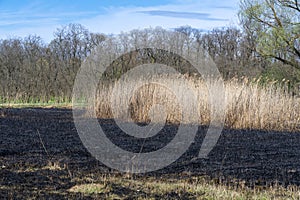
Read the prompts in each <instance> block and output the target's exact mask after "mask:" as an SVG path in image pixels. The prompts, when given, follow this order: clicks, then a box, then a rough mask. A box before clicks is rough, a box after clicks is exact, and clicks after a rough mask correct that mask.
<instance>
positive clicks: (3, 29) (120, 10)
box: [0, 0, 239, 42]
mask: <svg viewBox="0 0 300 200" xmlns="http://www.w3.org/2000/svg"><path fill="white" fill-rule="evenodd" d="M238 2H239V0H226V1H224V0H214V1H212V0H131V1H125V0H119V1H116V0H85V1H83V0H72V1H67V0H49V1H47V0H22V1H19V0H0V38H1V39H5V38H11V37H25V36H28V35H30V34H36V35H38V36H41V37H42V38H43V39H44V41H46V42H49V41H51V39H53V32H54V31H55V30H56V29H57V28H60V27H61V26H62V25H66V24H69V23H80V24H82V25H83V26H85V27H86V28H87V29H89V30H90V31H91V32H99V33H105V34H118V33H120V32H122V31H123V32H127V31H130V30H132V29H137V28H138V29H142V28H149V27H156V26H161V27H163V28H166V29H171V28H176V27H179V26H184V25H190V26H192V27H195V28H200V29H208V30H209V29H212V28H216V27H223V26H237V25H238V19H237V11H238Z"/></svg>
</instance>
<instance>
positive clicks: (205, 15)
mask: <svg viewBox="0 0 300 200" xmlns="http://www.w3.org/2000/svg"><path fill="white" fill-rule="evenodd" d="M137 13H143V14H148V15H153V16H164V17H174V18H187V19H200V20H208V21H228V19H220V18H212V17H210V14H208V13H197V12H178V11H165V10H150V11H138V12H137Z"/></svg>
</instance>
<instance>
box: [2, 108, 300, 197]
mask: <svg viewBox="0 0 300 200" xmlns="http://www.w3.org/2000/svg"><path fill="white" fill-rule="evenodd" d="M0 112H1V115H0V127H1V129H0V132H1V133H0V137H1V138H0V144H1V145H0V196H1V198H4V199H28V198H31V199H32V198H33V199H35V198H36V199H70V198H71V199H75V198H77V199H103V198H107V199H220V198H221V199H299V198H300V189H299V186H300V168H299V166H300V134H299V133H297V132H294V133H288V132H275V131H258V130H243V129H234V130H233V129H224V130H223V131H222V135H221V137H220V139H219V141H218V143H217V145H216V146H215V148H214V149H213V151H212V152H211V153H210V154H209V157H208V158H207V159H196V160H191V158H193V157H195V156H196V155H197V153H198V150H199V147H200V145H201V142H202V139H203V138H204V136H205V130H206V129H207V127H206V126H200V127H199V130H198V133H197V136H196V138H195V142H194V143H193V144H192V145H191V146H190V148H189V150H188V151H187V152H186V153H185V154H184V155H183V156H182V157H181V158H180V159H178V160H177V161H176V162H175V163H173V164H172V165H170V166H168V167H166V168H164V169H161V170H159V171H156V172H152V173H146V174H139V175H132V174H128V173H119V172H117V171H114V170H111V169H109V168H107V167H106V166H104V165H103V164H101V163H100V162H99V161H97V160H96V159H94V158H93V157H92V156H91V155H90V154H89V153H88V152H87V150H86V149H85V147H84V146H83V145H82V143H81V141H80V139H79V136H78V134H77V132H76V129H75V126H74V123H73V118H72V110H71V109H64V108H3V109H1V111H0ZM99 123H100V124H101V126H102V127H103V129H105V130H106V133H107V135H108V137H109V138H110V139H111V140H112V141H113V142H114V143H115V144H117V145H119V146H121V147H122V148H125V149H132V148H138V147H139V145H141V141H136V143H135V144H136V145H132V141H130V140H131V138H129V137H127V136H126V135H124V134H122V133H121V131H120V129H118V127H117V126H116V124H115V123H114V121H113V120H110V119H99ZM174 129H176V125H166V127H165V128H164V129H163V132H162V133H159V135H160V137H154V138H152V140H150V141H147V143H146V144H145V148H148V150H151V148H153V145H151V144H153V143H155V144H156V145H164V144H165V143H167V142H168V141H169V140H170V138H172V137H173V135H171V134H166V132H172V130H174Z"/></svg>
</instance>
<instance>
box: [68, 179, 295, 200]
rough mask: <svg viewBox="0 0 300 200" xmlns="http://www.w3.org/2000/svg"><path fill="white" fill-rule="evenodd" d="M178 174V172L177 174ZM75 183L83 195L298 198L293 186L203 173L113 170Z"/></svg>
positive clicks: (72, 189) (126, 197) (115, 196)
mask: <svg viewBox="0 0 300 200" xmlns="http://www.w3.org/2000/svg"><path fill="white" fill-rule="evenodd" d="M178 177H181V176H178ZM84 182H86V183H82V184H77V185H75V186H73V187H72V188H70V189H69V192H72V193H81V194H83V195H85V196H90V195H95V194H100V195H102V196H103V197H105V199H245V200H246V199H299V198H300V192H299V188H298V187H296V186H290V187H288V188H284V187H281V186H279V185H275V186H271V187H267V188H259V187H255V188H249V187H247V186H245V184H244V183H243V182H238V181H236V182H235V183H234V184H231V185H226V184H222V183H221V184H220V183H214V181H209V180H207V179H206V178H204V177H197V176H191V177H186V178H184V177H182V178H181V179H179V178H178V179H172V178H167V179H165V178H153V177H147V178H138V177H135V178H134V177H128V176H125V175H121V176H116V175H113V174H110V175H106V176H103V177H102V178H101V179H100V180H94V181H91V180H89V182H87V181H84Z"/></svg>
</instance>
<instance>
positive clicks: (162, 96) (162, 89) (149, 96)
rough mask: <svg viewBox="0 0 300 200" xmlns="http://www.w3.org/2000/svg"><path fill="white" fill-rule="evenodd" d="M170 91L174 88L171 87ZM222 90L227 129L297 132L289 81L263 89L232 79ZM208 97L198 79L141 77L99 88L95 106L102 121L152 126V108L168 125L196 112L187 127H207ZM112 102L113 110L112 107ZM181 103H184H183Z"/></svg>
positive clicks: (297, 112) (296, 104) (298, 113)
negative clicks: (189, 93) (187, 112)
mask: <svg viewBox="0 0 300 200" xmlns="http://www.w3.org/2000/svg"><path fill="white" fill-rule="evenodd" d="M179 78H181V79H184V80H185V81H186V82H187V83H188V87H189V88H190V89H191V90H192V91H193V93H194V94H195V96H196V102H194V101H193V100H192V99H187V98H186V97H185V95H186V88H185V87H184V86H183V85H182V82H181V81H179ZM158 83H159V84H158ZM215 83H216V81H215V80H213V79H212V80H210V81H208V84H210V87H214V86H215V85H216V84H215ZM139 84H141V85H140V86H141V87H139V88H137V89H136V90H135V91H134V92H133V93H132V91H131V90H132V88H135V87H136V85H139ZM164 85H167V86H164ZM170 85H171V86H172V88H169V87H168V86H170ZM224 85H225V105H226V108H225V110H226V120H225V127H227V128H234V129H260V130H279V131H286V130H288V131H296V130H299V126H298V125H299V122H300V100H299V98H298V97H296V96H292V95H291V94H290V93H289V92H287V90H286V89H285V87H286V85H287V81H282V83H278V82H274V81H273V82H271V81H270V82H269V83H268V84H266V85H264V86H261V84H260V83H259V80H251V81H250V80H248V79H247V78H243V79H231V80H229V81H226V82H225V83H224ZM174 90H175V91H174ZM176 94H177V95H176ZM178 94H179V95H178ZM208 97H209V95H208V89H207V86H206V84H205V82H204V81H203V80H202V79H200V78H195V77H187V76H181V77H178V76H177V77H176V76H174V75H166V76H162V75H160V76H157V77H150V78H145V77H140V78H137V79H135V80H126V81H125V82H124V83H122V84H117V83H116V82H111V83H105V84H100V85H99V90H98V93H97V100H96V113H97V117H99V118H119V119H123V120H128V119H129V118H132V119H133V120H134V121H136V122H149V121H150V117H149V113H151V107H152V105H155V104H160V105H162V106H163V107H164V108H165V110H166V112H167V118H166V121H167V122H170V123H179V122H183V123H185V122H186V121H182V118H181V116H182V115H181V111H182V110H187V109H192V110H193V112H197V113H198V114H199V116H200V117H198V118H195V117H196V116H197V115H193V114H191V115H190V116H188V118H187V119H188V120H187V122H197V123H199V124H202V125H208V124H209V122H210V106H211V105H210V101H209V99H208ZM112 98H113V102H114V104H111V99H112ZM126 99H127V100H126ZM128 100H129V101H128ZM182 101H183V102H185V103H184V104H182V103H180V102H182ZM111 105H114V108H115V110H116V111H115V112H114V113H112V109H111V107H112V106H111ZM196 105H197V106H196ZM126 111H128V113H126ZM193 112H191V113H193Z"/></svg>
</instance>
